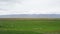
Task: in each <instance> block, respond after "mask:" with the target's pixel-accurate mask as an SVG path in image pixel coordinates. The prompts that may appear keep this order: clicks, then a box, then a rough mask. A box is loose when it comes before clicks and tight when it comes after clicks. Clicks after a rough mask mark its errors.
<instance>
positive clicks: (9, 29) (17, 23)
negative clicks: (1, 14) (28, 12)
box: [0, 19, 60, 34]
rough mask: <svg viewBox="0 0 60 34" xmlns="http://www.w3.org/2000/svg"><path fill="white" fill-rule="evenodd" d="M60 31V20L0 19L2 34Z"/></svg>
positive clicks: (39, 33)
mask: <svg viewBox="0 0 60 34" xmlns="http://www.w3.org/2000/svg"><path fill="white" fill-rule="evenodd" d="M48 32H49V33H51V32H53V33H56V32H58V33H59V32H60V20H56V19H54V20H51V19H50V20H46V19H45V20H41V19H38V20H5V19H4V20H0V34H45V33H48Z"/></svg>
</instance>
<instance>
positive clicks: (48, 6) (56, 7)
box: [0, 0, 60, 15]
mask: <svg viewBox="0 0 60 34" xmlns="http://www.w3.org/2000/svg"><path fill="white" fill-rule="evenodd" d="M5 14H60V0H0V15H5Z"/></svg>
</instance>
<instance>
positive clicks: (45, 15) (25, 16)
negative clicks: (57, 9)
mask: <svg viewBox="0 0 60 34" xmlns="http://www.w3.org/2000/svg"><path fill="white" fill-rule="evenodd" d="M0 18H60V14H12V15H0Z"/></svg>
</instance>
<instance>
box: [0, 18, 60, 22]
mask: <svg viewBox="0 0 60 34" xmlns="http://www.w3.org/2000/svg"><path fill="white" fill-rule="evenodd" d="M0 20H47V21H49V20H50V21H52V20H53V21H56V20H57V21H60V18H0Z"/></svg>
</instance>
